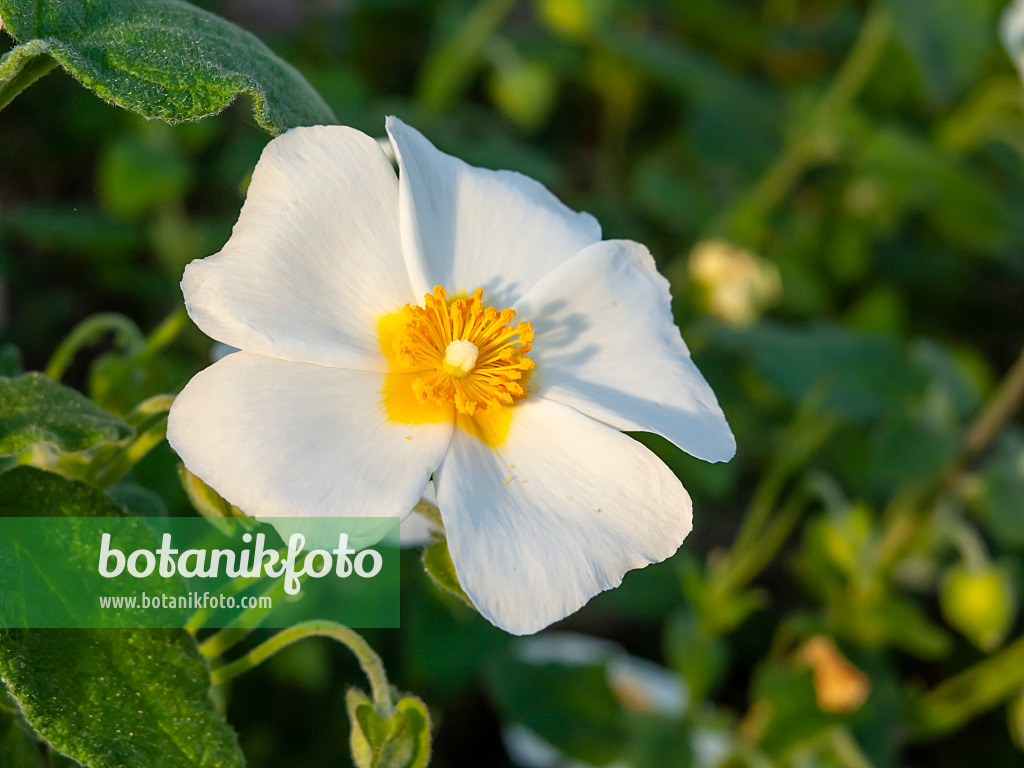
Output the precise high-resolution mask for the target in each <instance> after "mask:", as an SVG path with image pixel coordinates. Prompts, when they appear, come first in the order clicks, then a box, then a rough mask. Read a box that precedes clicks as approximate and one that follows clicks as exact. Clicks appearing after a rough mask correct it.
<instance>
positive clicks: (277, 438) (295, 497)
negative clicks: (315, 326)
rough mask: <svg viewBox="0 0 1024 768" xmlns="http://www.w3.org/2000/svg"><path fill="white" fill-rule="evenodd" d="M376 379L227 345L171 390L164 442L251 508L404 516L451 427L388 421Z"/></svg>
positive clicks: (264, 512)
mask: <svg viewBox="0 0 1024 768" xmlns="http://www.w3.org/2000/svg"><path fill="white" fill-rule="evenodd" d="M383 381H384V374H379V373H374V372H368V371H351V370H346V369H343V368H328V367H323V366H318V365H308V364H304V363H290V362H285V361H281V360H275V359H273V358H267V357H261V356H258V355H254V354H251V353H249V352H236V353H234V354H233V355H228V356H227V357H225V358H224V359H223V360H221V361H220V362H218V363H215V364H214V365H212V366H211V367H209V368H207V369H206V370H205V371H202V372H201V373H199V374H198V375H197V376H195V378H193V379H192V381H190V382H189V384H188V386H186V387H185V389H184V390H183V391H182V393H181V394H180V395H178V397H177V399H175V401H174V405H173V407H172V408H171V413H170V417H169V420H168V424H167V439H168V441H169V442H170V444H171V447H172V448H174V450H175V451H177V453H178V455H179V456H180V457H181V458H182V461H184V462H185V466H187V467H188V468H189V470H190V471H192V472H193V473H194V474H196V475H197V476H199V477H200V478H201V479H202V480H204V481H205V482H206V483H208V484H209V485H210V486H211V487H212V488H213V489H214V490H216V491H217V492H218V493H220V494H221V495H222V496H223V497H224V498H225V499H227V500H228V501H230V502H231V503H232V504H235V505H237V506H238V507H240V508H241V509H242V510H243V511H244V512H245V513H247V514H249V515H252V516H255V517H290V516H338V517H378V516H381V517H384V516H402V515H405V514H407V513H408V512H409V510H410V509H412V507H413V506H414V505H415V504H416V502H417V501H419V499H420V496H421V495H422V493H423V490H424V488H425V487H426V485H427V481H428V480H429V478H430V474H431V472H433V470H434V469H435V468H436V467H437V465H438V464H439V463H440V461H441V458H442V457H443V456H444V452H445V450H446V448H447V446H448V442H449V439H450V436H451V431H452V426H451V424H447V423H442V424H422V425H415V426H407V425H402V424H395V423H393V422H389V421H388V420H387V418H386V415H385V413H384V409H383V402H382V397H381V394H380V393H381V390H382V387H383Z"/></svg>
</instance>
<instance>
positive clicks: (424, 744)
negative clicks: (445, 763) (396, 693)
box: [395, 696, 430, 768]
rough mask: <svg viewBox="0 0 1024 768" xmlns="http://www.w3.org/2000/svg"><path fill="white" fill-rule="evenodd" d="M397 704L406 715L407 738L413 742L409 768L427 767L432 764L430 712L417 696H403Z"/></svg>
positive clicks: (399, 709)
mask: <svg viewBox="0 0 1024 768" xmlns="http://www.w3.org/2000/svg"><path fill="white" fill-rule="evenodd" d="M395 706H396V707H397V708H398V711H399V712H401V713H403V714H404V715H405V718H406V721H407V723H408V725H407V726H406V729H405V732H406V738H407V739H409V741H410V742H411V743H412V756H411V758H410V759H409V762H408V763H407V768H427V766H428V765H429V764H430V713H429V712H428V711H427V707H426V705H425V704H424V703H423V702H422V701H421V700H420V699H418V698H416V697H415V696H403V697H402V698H400V699H399V700H398V703H397V704H395Z"/></svg>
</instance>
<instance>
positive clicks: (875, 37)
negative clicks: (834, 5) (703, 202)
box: [716, 5, 890, 248]
mask: <svg viewBox="0 0 1024 768" xmlns="http://www.w3.org/2000/svg"><path fill="white" fill-rule="evenodd" d="M889 28H890V21H889V17H888V14H887V13H886V11H885V10H884V9H883V8H882V6H881V5H875V6H874V7H873V8H872V9H871V11H869V12H868V15H867V16H866V18H865V19H864V23H863V24H862V25H861V28H860V32H859V33H858V35H857V39H856V41H855V42H854V44H853V47H852V48H851V49H850V52H849V53H848V54H847V56H846V59H845V60H844V61H843V64H842V66H841V67H840V68H839V72H837V73H836V76H835V78H834V79H833V80H832V83H831V85H829V87H828V90H826V91H825V93H824V94H823V95H822V97H821V100H820V101H819V102H818V104H817V106H816V107H815V109H814V111H813V113H812V116H811V119H810V124H809V126H808V127H807V128H805V129H803V130H801V131H799V132H798V133H797V134H795V135H794V136H793V137H792V138H791V139H790V141H788V142H787V144H786V147H785V149H784V150H783V152H782V154H781V155H779V157H778V158H777V159H776V161H775V162H774V163H773V164H772V165H771V167H769V168H768V170H767V171H766V172H765V173H764V175H763V176H762V177H761V179H760V180H759V181H758V182H757V183H756V184H755V185H754V186H753V188H752V189H751V190H750V191H749V192H748V193H747V194H746V195H745V196H744V197H743V198H742V199H741V200H740V201H739V202H738V203H737V204H736V206H735V207H734V209H733V210H732V211H731V212H727V213H726V214H725V216H724V218H723V219H722V220H720V221H719V222H718V224H717V226H716V229H718V230H723V229H725V230H729V231H732V233H733V235H734V236H735V237H736V239H737V240H739V241H741V242H743V243H744V244H745V245H748V246H750V247H753V248H757V247H758V246H759V243H760V240H761V239H762V237H763V236H764V234H765V232H766V230H767V228H766V226H765V221H766V219H767V217H768V216H769V215H770V214H771V212H772V211H773V210H774V209H775V208H776V207H777V206H778V205H779V204H781V203H782V201H783V200H784V199H785V198H786V196H787V195H788V194H789V193H790V191H791V190H792V189H793V187H794V186H795V185H796V184H797V182H798V181H799V180H800V178H801V177H802V176H803V175H804V173H806V171H807V170H808V169H809V168H810V167H811V166H812V165H813V164H815V163H817V162H820V161H821V160H823V159H826V158H828V157H829V156H830V155H831V154H832V153H833V151H834V150H833V148H834V141H833V137H834V135H835V132H836V122H837V120H838V119H839V117H840V116H841V115H842V113H843V112H845V111H846V110H847V109H848V108H849V107H850V105H851V104H853V102H854V100H855V99H856V98H857V96H858V94H859V93H860V92H861V90H862V89H863V88H864V85H865V83H867V80H868V77H869V76H870V75H871V72H872V70H873V69H874V67H875V64H876V62H877V61H878V57H879V55H880V54H881V52H882V50H883V48H884V47H885V43H886V40H887V39H888V36H889Z"/></svg>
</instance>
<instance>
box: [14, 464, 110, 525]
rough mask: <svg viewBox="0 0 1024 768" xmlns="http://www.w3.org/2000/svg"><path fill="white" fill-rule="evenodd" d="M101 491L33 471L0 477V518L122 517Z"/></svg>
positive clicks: (21, 469) (20, 470) (17, 470)
mask: <svg viewBox="0 0 1024 768" xmlns="http://www.w3.org/2000/svg"><path fill="white" fill-rule="evenodd" d="M125 514H126V513H125V511H124V509H123V508H121V507H119V506H118V505H117V504H115V503H114V502H113V501H111V500H110V499H109V498H107V496H106V494H104V493H103V491H101V490H99V489H97V488H94V487H92V486H91V485H86V484H85V483H80V482H78V481H76V480H68V479H67V478H65V477H61V476H60V475H56V474H54V473H53V472H45V471H43V470H41V469H36V468H35V467H16V468H15V469H12V470H10V471H9V472H5V473H4V474H3V475H0V517H124V516H125Z"/></svg>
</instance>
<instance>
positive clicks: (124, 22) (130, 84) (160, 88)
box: [0, 0, 336, 134]
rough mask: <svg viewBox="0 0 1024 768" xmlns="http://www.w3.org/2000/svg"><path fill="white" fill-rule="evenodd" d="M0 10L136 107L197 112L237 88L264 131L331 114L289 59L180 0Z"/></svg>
mask: <svg viewBox="0 0 1024 768" xmlns="http://www.w3.org/2000/svg"><path fill="white" fill-rule="evenodd" d="M0 17H2V18H3V22H4V26H5V28H6V29H7V30H8V31H9V32H10V33H11V34H13V35H14V36H15V37H17V38H18V39H19V40H22V41H26V45H27V46H31V49H30V51H31V52H33V53H35V54H37V55H38V54H41V53H42V52H43V51H45V52H47V53H49V55H50V56H52V57H53V58H54V59H55V60H56V61H57V62H58V63H59V64H60V65H61V66H62V67H64V69H66V70H67V71H68V72H70V73H71V74H72V75H73V76H74V77H76V78H77V79H78V80H80V81H81V82H82V83H83V84H84V85H85V86H86V87H88V88H91V89H92V90H93V91H95V92H96V93H97V94H98V95H99V96H100V97H101V98H103V99H106V100H107V101H109V102H112V103H114V104H116V105H118V106H120V107H124V108H125V109H128V110H131V111H132V112H137V113H139V114H140V115H143V116H145V117H157V118H160V119H162V120H166V121H168V122H171V123H177V122H181V121H183V120H196V119H198V118H201V117H206V116H208V115H214V114H216V113H218V112H220V111H221V110H222V109H224V108H225V107H227V106H228V105H229V104H230V103H231V102H232V101H234V100H235V98H236V97H237V96H238V95H239V94H243V95H245V96H248V97H249V98H251V99H252V101H253V112H254V113H255V116H256V121H257V122H258V123H259V124H260V125H261V126H262V127H263V128H265V129H266V130H267V131H269V132H270V133H273V134H279V133H283V132H284V131H286V130H288V129H289V128H292V127H294V126H297V125H317V124H325V123H334V122H336V121H335V118H334V115H333V113H332V112H331V109H330V107H328V106H327V104H326V103H325V102H324V101H323V99H321V98H320V96H319V95H318V94H317V93H316V91H314V90H313V88H312V86H310V85H309V83H308V82H306V80H305V79H304V78H303V77H302V75H300V74H299V72H298V71H297V70H296V69H295V68H294V67H292V66H291V65H290V64H287V63H286V62H284V61H283V60H281V59H280V58H279V57H278V56H276V55H275V54H274V53H273V52H272V51H271V50H270V49H269V48H267V47H266V46H265V45H264V44H263V43H262V42H260V41H259V40H258V39H257V38H256V37H254V36H253V35H251V34H249V33H248V32H246V31H244V30H242V29H240V28H238V27H237V26H235V25H234V24H232V23H230V22H228V21H226V20H224V19H222V18H220V17H219V16H216V15H214V14H212V13H209V12H208V11H204V10H201V9H199V8H196V7H195V6H193V5H190V4H189V3H186V2H183V0H0ZM15 50H17V49H15ZM21 55H23V56H24V55H26V54H25V53H23V54H21ZM12 66H13V65H12ZM0 93H2V91H0ZM0 105H2V104H0Z"/></svg>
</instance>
